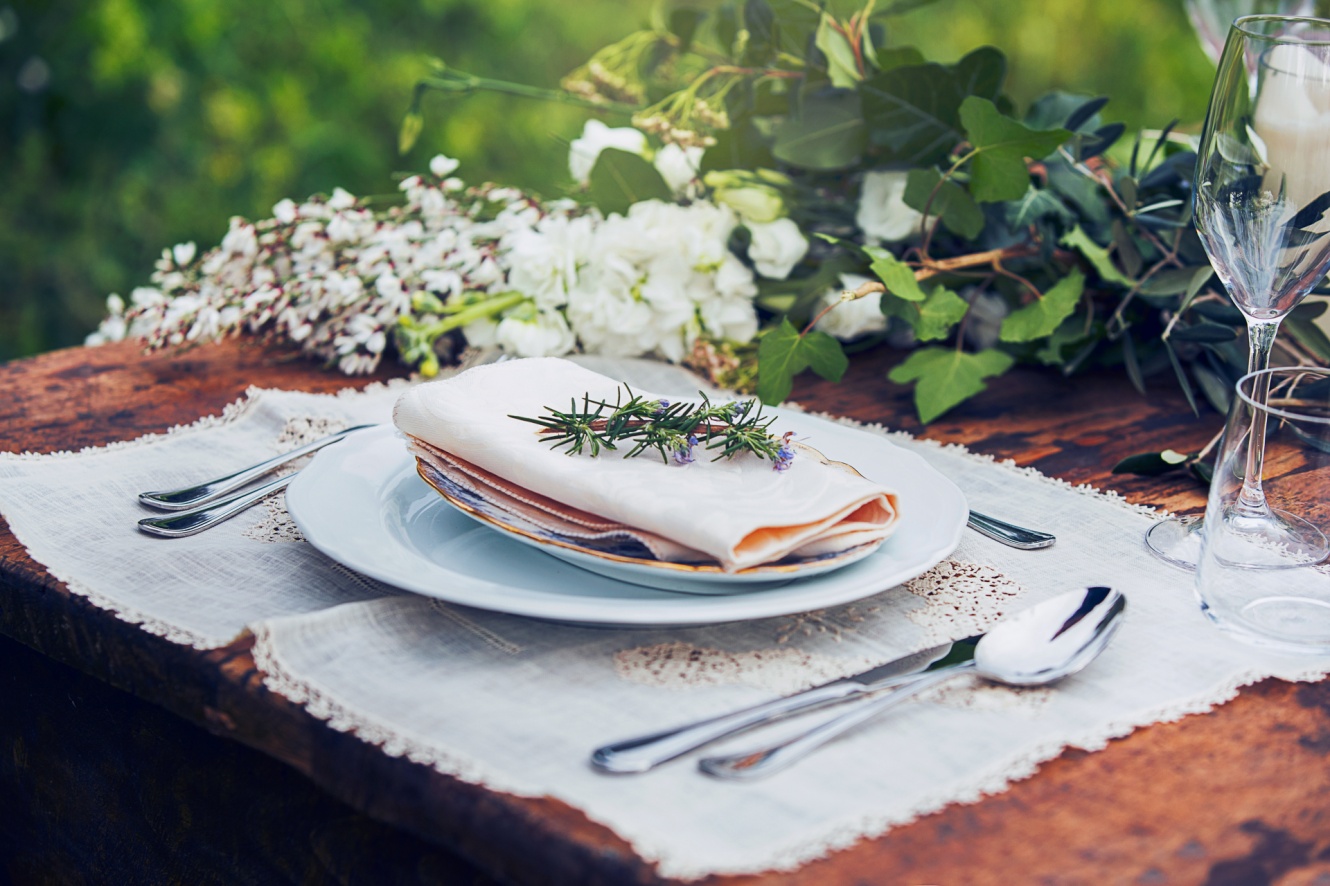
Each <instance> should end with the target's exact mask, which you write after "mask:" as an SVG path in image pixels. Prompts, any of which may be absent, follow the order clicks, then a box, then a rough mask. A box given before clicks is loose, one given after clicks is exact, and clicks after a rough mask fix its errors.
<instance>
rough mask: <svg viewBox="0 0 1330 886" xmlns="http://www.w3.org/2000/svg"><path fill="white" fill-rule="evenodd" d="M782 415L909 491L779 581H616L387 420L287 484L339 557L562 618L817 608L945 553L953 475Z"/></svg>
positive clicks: (918, 569)
mask: <svg viewBox="0 0 1330 886" xmlns="http://www.w3.org/2000/svg"><path fill="white" fill-rule="evenodd" d="M779 423H780V425H781V427H782V428H783V429H787V430H792V431H794V432H795V433H796V435H797V436H798V437H799V438H804V439H806V442H808V443H809V445H812V446H814V447H816V448H817V449H819V450H820V451H821V452H823V453H824V454H825V455H826V456H827V457H828V458H831V459H835V460H838V461H844V462H848V463H849V464H852V465H854V466H855V467H856V468H857V469H858V470H859V471H860V472H861V473H862V474H864V476H866V477H868V478H869V479H871V480H876V481H878V482H880V483H882V484H883V485H886V486H890V487H891V488H893V489H895V490H896V491H897V493H898V494H899V505H900V511H901V522H900V528H899V529H897V531H896V532H895V534H894V535H892V537H891V538H889V539H887V541H886V542H885V543H884V544H882V545H881V546H880V547H879V548H878V549H877V550H876V551H874V552H873V553H872V554H870V555H868V556H867V557H865V558H863V559H861V560H859V561H858V562H857V563H853V564H851V565H848V566H844V567H843V568H840V569H837V570H835V571H832V572H825V573H821V574H819V575H815V576H811V577H808V578H800V579H796V580H793V581H789V582H786V583H782V584H777V585H758V586H753V585H744V584H736V585H733V586H732V589H731V590H729V591H726V592H723V593H716V592H715V589H711V590H710V591H709V592H708V593H704V594H698V593H685V592H680V591H676V590H661V589H656V588H650V587H643V586H641V585H636V584H628V583H626V582H622V581H617V580H615V579H613V578H609V577H606V576H603V575H598V574H595V573H592V572H588V571H587V570H585V569H582V568H579V567H578V566H575V565H573V564H571V563H569V562H567V561H565V560H560V559H556V558H554V557H551V556H549V555H548V554H546V553H544V552H542V551H541V550H539V549H537V548H534V547H531V546H528V545H525V544H522V543H519V542H518V541H515V540H513V539H512V538H510V537H508V536H506V535H504V534H501V533H500V532H497V531H495V530H494V529H492V528H488V527H486V526H483V525H481V524H478V523H477V522H475V521H474V520H473V519H471V518H470V517H468V516H467V515H465V514H463V513H462V512H460V511H458V510H457V509H456V508H454V507H453V506H452V505H450V504H448V502H446V501H445V500H444V499H443V498H442V497H441V496H440V495H439V494H438V493H437V492H435V491H434V489H432V488H431V487H430V486H429V485H428V484H426V483H425V481H423V480H421V479H420V477H419V476H418V475H417V473H416V460H415V457H414V456H412V455H411V454H410V453H409V452H408V451H407V449H406V442H405V440H404V439H402V437H401V436H400V435H399V434H398V433H397V432H396V431H395V430H394V429H393V428H391V427H384V428H377V429H373V430H368V431H362V432H360V433H358V434H353V435H351V436H350V437H348V438H346V439H345V440H343V441H341V442H340V443H337V444H334V445H332V446H329V447H328V448H326V449H324V450H322V451H321V452H319V453H318V455H317V456H315V458H314V460H313V462H311V463H310V465H309V466H308V467H306V468H305V469H304V470H303V471H301V472H300V474H299V475H298V476H297V477H296V479H295V480H294V481H293V482H292V483H291V485H290V487H288V488H287V491H286V501H287V509H288V511H289V512H290V514H291V517H292V519H294V520H295V522H296V525H297V526H299V527H300V531H301V532H302V533H303V534H304V536H305V538H306V539H308V540H309V542H310V543H311V544H312V545H314V546H315V547H316V548H318V549H319V550H320V551H322V552H323V553H324V554H326V555H328V556H329V557H331V558H332V559H334V560H336V561H338V562H339V563H341V564H343V565H345V566H348V567H350V568H351V569H354V570H356V571H357V572H360V573H362V574H364V575H368V576H370V577H372V578H376V579H378V580H380V581H383V582H386V583H387V584H390V585H393V586H395V587H398V588H402V589H403V590H408V591H414V592H416V593H419V594H424V595H426V596H430V597H437V598H439V599H442V600H446V601H448V602H451V603H458V604H462V605H465V606H474V607H477V608H480V609H489V610H493V611H497V612H507V613H512V614H515V615H525V616H531V617H535V618H545V619H551V620H555V621H568V622H579V623H586V624H612V625H654V626H659V625H687V624H712V623H718V622H727V621H740V620H745V619H752V618H766V617H770V616H776V615H788V614H790V613H794V612H805V611H808V610H810V609H820V608H823V607H826V606H834V605H837V604H840V603H847V602H849V601H851V600H858V599H861V598H863V597H867V596H871V595H872V594H876V593H878V592H880V591H884V590H887V589H888V588H891V587H895V586H896V585H898V584H900V583H901V582H904V581H908V580H909V579H911V578H914V577H915V576H917V575H919V574H920V573H922V572H924V571H925V570H927V569H929V568H930V567H932V566H934V565H935V564H937V563H938V562H939V561H940V560H942V558H943V557H946V556H947V555H948V554H950V553H951V552H952V551H953V550H955V549H956V545H957V544H958V543H959V542H960V536H961V532H962V531H963V530H964V528H965V521H966V518H967V516H968V513H969V510H968V506H967V505H966V502H965V496H964V495H962V494H961V491H960V490H959V489H958V488H956V485H955V484H954V483H952V482H951V481H950V480H948V479H947V478H946V477H944V476H942V475H941V474H940V473H938V472H937V471H936V470H934V469H933V468H932V467H931V466H930V465H929V464H928V463H927V462H925V461H924V460H923V459H922V458H920V457H919V456H917V455H915V454H914V453H912V452H908V451H906V450H904V449H901V448H900V447H898V446H895V445H894V444H892V443H891V442H889V441H888V440H886V439H885V438H883V437H881V436H879V435H877V434H872V433H868V432H866V431H860V430H858V429H855V428H851V427H847V426H845V425H840V424H836V423H834V422H830V421H826V420H824V419H820V418H815V417H813V416H808V415H804V414H802V413H798V412H786V413H781V414H780V418H779Z"/></svg>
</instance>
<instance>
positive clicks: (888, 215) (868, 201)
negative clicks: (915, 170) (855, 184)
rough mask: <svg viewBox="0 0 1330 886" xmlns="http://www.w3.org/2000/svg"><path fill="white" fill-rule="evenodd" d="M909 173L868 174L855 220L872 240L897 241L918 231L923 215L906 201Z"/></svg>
mask: <svg viewBox="0 0 1330 886" xmlns="http://www.w3.org/2000/svg"><path fill="white" fill-rule="evenodd" d="M908 177H909V174H908V173H905V172H870V173H868V174H867V175H865V176H864V184H863V189H862V191H861V192H860V195H859V211H858V212H856V213H855V216H854V222H855V224H857V225H858V226H859V230H861V231H863V232H864V237H866V238H867V239H868V240H869V241H870V242H874V243H883V242H885V243H894V242H897V241H899V240H905V239H907V238H909V237H911V236H912V235H914V234H916V233H918V231H919V222H920V221H922V220H923V215H922V214H921V213H919V212H918V211H917V210H915V209H913V208H911V207H909V206H907V205H906V204H905V183H906V180H907V179H908Z"/></svg>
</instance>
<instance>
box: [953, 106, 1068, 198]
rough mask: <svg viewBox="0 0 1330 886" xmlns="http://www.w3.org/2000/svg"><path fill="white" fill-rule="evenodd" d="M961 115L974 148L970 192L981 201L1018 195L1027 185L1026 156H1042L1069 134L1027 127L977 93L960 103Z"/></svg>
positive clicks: (1035, 158)
mask: <svg viewBox="0 0 1330 886" xmlns="http://www.w3.org/2000/svg"><path fill="white" fill-rule="evenodd" d="M960 118H961V123H962V125H963V126H964V127H965V132H966V135H967V136H969V139H970V144H971V145H972V146H973V150H974V156H973V159H972V160H971V161H970V176H971V178H970V192H971V194H973V195H974V198H975V199H976V200H978V201H980V202H981V203H982V202H989V201H992V202H996V201H1002V200H1017V199H1019V198H1020V197H1021V195H1022V194H1024V193H1025V191H1026V189H1027V188H1028V187H1029V186H1030V173H1029V170H1028V169H1027V168H1026V165H1025V158H1027V157H1029V158H1030V159H1032V160H1040V159H1043V158H1044V157H1045V156H1047V155H1048V154H1050V153H1051V152H1053V151H1054V150H1056V149H1057V147H1058V145H1060V144H1062V143H1063V142H1065V141H1066V140H1067V139H1068V138H1070V137H1071V133H1070V132H1068V131H1067V130H1065V129H1048V130H1036V129H1030V128H1029V127H1027V126H1025V125H1024V124H1023V123H1020V122H1018V121H1016V120H1013V119H1012V118H1010V117H1007V116H1004V115H1003V114H1002V113H1000V112H999V111H998V109H997V106H996V105H994V104H993V102H991V101H989V100H988V99H985V98H981V97H979V96H976V95H971V96H969V97H968V98H966V99H965V101H963V102H962V103H961V107H960Z"/></svg>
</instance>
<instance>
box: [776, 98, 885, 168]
mask: <svg viewBox="0 0 1330 886" xmlns="http://www.w3.org/2000/svg"><path fill="white" fill-rule="evenodd" d="M863 152H864V120H863V114H862V112H861V111H860V108H859V96H858V94H857V93H855V92H853V91H851V90H848V89H817V90H810V91H809V92H807V93H806V94H805V95H804V96H803V100H802V101H801V102H800V109H799V112H798V113H797V114H791V115H790V116H789V117H787V118H786V119H785V120H783V121H781V124H780V125H779V126H778V127H777V128H776V141H775V143H774V144H773V145H772V148H771V153H772V154H773V155H775V157H776V159H777V160H780V161H781V162H783V163H788V164H790V165H791V166H798V167H802V168H803V169H816V170H824V171H831V170H836V169H845V168H847V167H850V166H853V165H855V164H856V163H858V162H859V159H860V157H862V156H863Z"/></svg>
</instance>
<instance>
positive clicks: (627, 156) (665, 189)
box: [590, 148, 674, 215]
mask: <svg viewBox="0 0 1330 886" xmlns="http://www.w3.org/2000/svg"><path fill="white" fill-rule="evenodd" d="M590 184H591V199H592V200H593V201H594V202H595V204H596V206H597V208H599V209H600V211H601V212H603V213H605V214H606V215H609V214H610V213H612V212H618V213H620V214H623V213H626V212H628V207H629V206H632V205H633V204H634V203H638V202H641V201H642V200H671V199H673V197H674V194H673V192H672V191H671V190H670V186H669V185H667V184H665V179H663V178H661V175H660V173H659V172H657V171H656V167H654V166H652V165H651V163H650V162H649V161H647V160H645V159H643V158H642V157H639V156H638V155H637V154H633V153H630V152H628V151H621V150H619V149H618V148H606V149H605V150H603V151H601V152H600V156H599V157H597V158H596V165H595V166H593V167H592V168H591V181H590Z"/></svg>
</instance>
